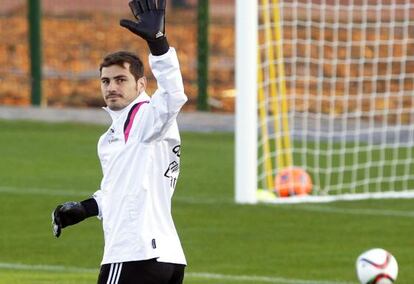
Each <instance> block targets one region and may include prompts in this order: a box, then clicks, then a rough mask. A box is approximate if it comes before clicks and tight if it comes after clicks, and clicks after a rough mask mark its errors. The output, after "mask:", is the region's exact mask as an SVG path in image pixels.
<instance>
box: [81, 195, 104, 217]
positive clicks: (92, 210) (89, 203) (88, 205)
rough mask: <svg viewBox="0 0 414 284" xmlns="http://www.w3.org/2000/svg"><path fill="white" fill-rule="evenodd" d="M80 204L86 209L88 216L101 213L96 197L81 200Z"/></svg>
mask: <svg viewBox="0 0 414 284" xmlns="http://www.w3.org/2000/svg"><path fill="white" fill-rule="evenodd" d="M80 204H81V205H82V206H83V208H84V209H85V213H86V218H88V217H92V216H98V214H99V209H98V203H96V200H95V199H94V198H89V199H86V200H84V201H81V202H80Z"/></svg>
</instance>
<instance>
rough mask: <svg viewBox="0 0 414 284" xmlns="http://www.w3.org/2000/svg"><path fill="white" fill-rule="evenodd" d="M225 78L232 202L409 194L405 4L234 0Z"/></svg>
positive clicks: (413, 153)
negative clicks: (230, 93)
mask: <svg viewBox="0 0 414 284" xmlns="http://www.w3.org/2000/svg"><path fill="white" fill-rule="evenodd" d="M235 73H236V75H235V76H236V139H235V141H236V151H235V168H236V173H235V200H236V202H237V203H256V202H258V201H264V202H272V203H280V202H281V203H289V202H325V201H334V200H355V199H366V198H413V197H414V2H412V1H411V0H392V1H389V0H375V1H374V0H286V1H283V0H252V1H250V0H249V1H245V0H236V70H235ZM290 169H299V170H300V173H305V174H307V175H308V176H309V177H310V179H311V180H312V182H311V185H312V189H311V190H309V191H308V192H307V194H303V195H302V194H300V193H303V192H302V191H300V190H298V191H297V190H296V187H295V188H293V186H292V187H289V188H288V191H287V192H288V193H287V196H284V195H283V193H282V191H281V188H282V185H281V180H282V181H283V179H284V178H286V175H284V174H285V173H286V172H285V171H286V170H288V171H290ZM288 177H289V178H292V181H289V182H291V183H292V184H293V181H295V179H294V178H293V176H288ZM298 179H302V176H301V177H300V178H298ZM294 186H296V185H294Z"/></svg>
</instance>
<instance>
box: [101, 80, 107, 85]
mask: <svg viewBox="0 0 414 284" xmlns="http://www.w3.org/2000/svg"><path fill="white" fill-rule="evenodd" d="M101 83H102V84H104V85H108V83H109V81H108V80H102V81H101Z"/></svg>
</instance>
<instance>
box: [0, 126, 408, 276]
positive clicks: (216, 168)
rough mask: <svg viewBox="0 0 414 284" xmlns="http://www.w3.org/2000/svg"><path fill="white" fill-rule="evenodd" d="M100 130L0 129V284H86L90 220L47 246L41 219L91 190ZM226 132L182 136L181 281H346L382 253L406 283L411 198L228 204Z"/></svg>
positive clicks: (96, 241) (90, 267) (91, 257)
mask: <svg viewBox="0 0 414 284" xmlns="http://www.w3.org/2000/svg"><path fill="white" fill-rule="evenodd" d="M105 128H106V127H104V126H93V125H77V124H66V123H65V124H46V123H36V122H14V121H0V129H1V139H0V161H1V162H0V196H1V198H0V200H1V203H0V204H1V205H0V213H1V214H0V226H1V227H0V228H1V229H0V284H34V283H39V284H40V283H41V284H44V283H65V284H72V283H73V284H74V283H76V284H83V283H96V279H97V274H98V269H99V263H100V260H101V257H102V249H103V235H102V234H103V233H102V228H101V226H100V222H99V220H97V219H96V218H91V219H88V220H86V221H84V222H83V223H80V224H78V225H76V226H73V227H70V228H67V229H65V230H64V231H63V234H62V236H61V238H59V239H55V238H54V237H52V231H51V225H50V223H51V218H50V215H51V211H52V210H53V209H54V208H55V206H56V205H57V204H58V203H61V202H64V201H69V200H82V199H85V198H87V197H88V195H89V194H92V193H93V192H94V191H95V190H96V188H97V187H98V186H99V182H100V178H101V169H100V165H99V162H98V159H97V155H96V142H97V139H98V137H99V135H100V134H101V133H102V132H103V131H105ZM233 147H234V145H233V135H232V134H228V133H226V134H223V133H210V134H200V133H183V134H182V155H181V157H182V167H181V177H180V180H179V182H178V185H177V189H176V194H175V196H174V201H173V203H174V204H173V215H174V219H175V221H176V226H177V229H178V231H179V234H180V237H181V240H182V244H183V246H184V249H185V252H186V256H187V260H188V263H189V265H188V267H187V270H186V271H187V275H186V280H185V283H187V284H196V283H200V284H217V283H224V284H238V283H256V284H260V283H280V284H283V283H286V284H335V283H336V284H351V283H355V284H356V283H357V281H356V276H355V269H354V266H355V260H356V257H357V256H358V255H359V254H360V253H361V252H362V251H364V250H366V249H369V248H373V247H382V248H385V249H387V250H389V251H391V252H392V253H393V254H394V255H395V257H396V258H397V261H398V263H399V268H400V272H399V277H398V280H397V283H398V284H412V283H414V269H413V267H414V253H413V248H414V241H413V240H414V239H413V236H414V227H413V221H414V209H413V208H414V200H403V199H401V200H368V201H355V202H335V203H329V204H298V205H255V206H251V205H236V204H234V202H233V195H234V194H233V191H234V189H233V188H234V186H233V185H234V182H233V179H234V173H233V171H234V170H233V169H234V154H233V152H234V150H233Z"/></svg>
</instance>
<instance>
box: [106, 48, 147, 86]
mask: <svg viewBox="0 0 414 284" xmlns="http://www.w3.org/2000/svg"><path fill="white" fill-rule="evenodd" d="M125 63H129V72H131V74H132V75H133V76H134V78H135V80H138V79H139V78H141V77H142V76H144V64H143V63H142V61H141V59H140V58H139V57H138V56H137V55H135V54H133V53H132V52H129V51H117V52H114V53H110V54H108V55H106V56H105V57H104V59H103V60H102V63H101V64H100V66H99V72H100V73H102V68H104V67H109V66H111V65H118V66H121V67H125V66H124V64H125Z"/></svg>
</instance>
